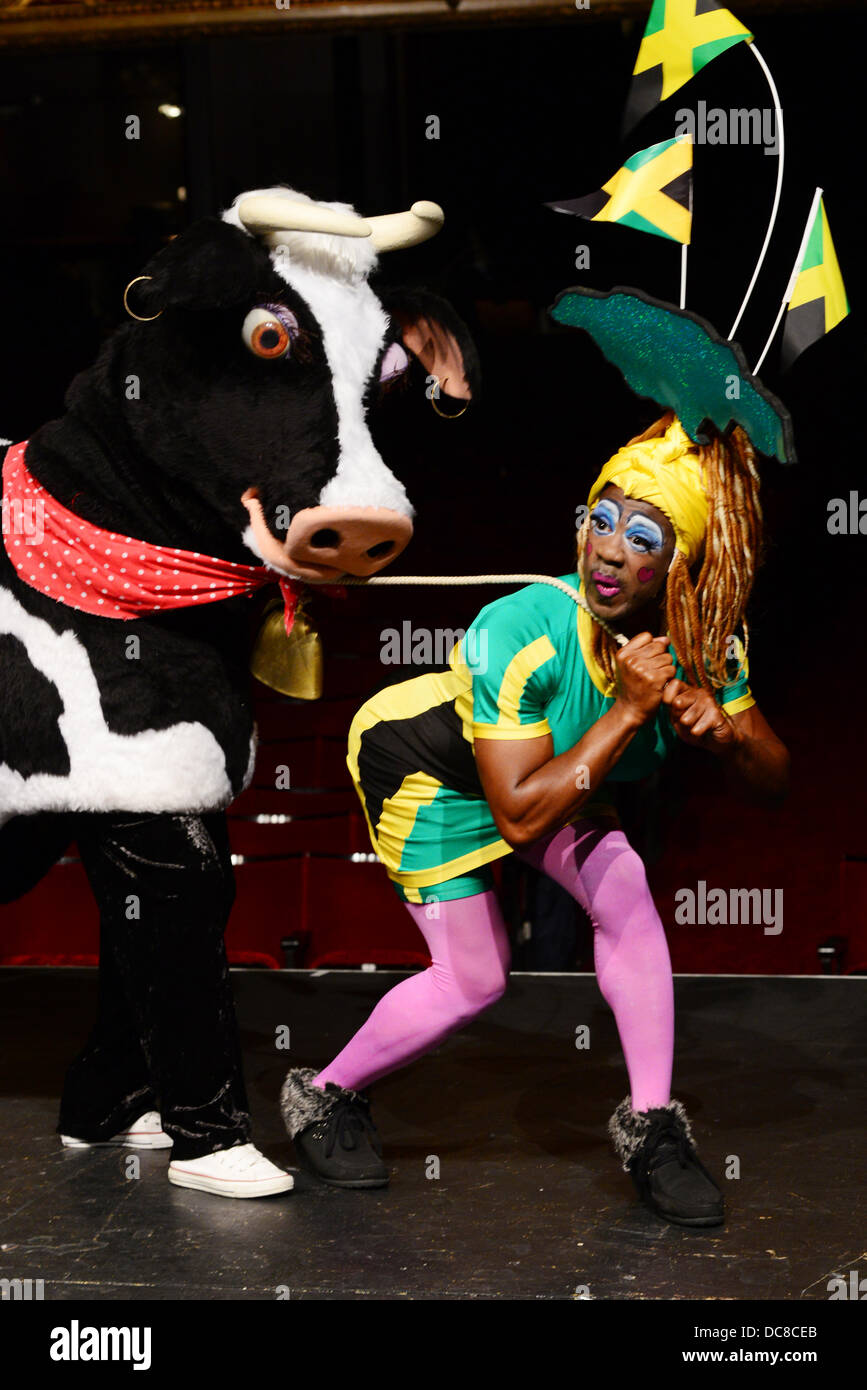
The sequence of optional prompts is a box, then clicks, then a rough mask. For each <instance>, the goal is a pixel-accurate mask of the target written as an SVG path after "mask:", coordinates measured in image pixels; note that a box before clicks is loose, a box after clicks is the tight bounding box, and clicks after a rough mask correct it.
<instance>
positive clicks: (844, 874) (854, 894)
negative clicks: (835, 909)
mask: <svg viewBox="0 0 867 1390" xmlns="http://www.w3.org/2000/svg"><path fill="white" fill-rule="evenodd" d="M840 928H841V934H842V936H843V937H844V938H845V939H846V959H845V964H844V967H843V973H844V974H845V975H851V974H854V973H855V972H859V973H860V972H861V971H867V859H864V858H861V859H856V858H854V857H851V858H846V859H844V860H843V861H842V863H841V865H840Z"/></svg>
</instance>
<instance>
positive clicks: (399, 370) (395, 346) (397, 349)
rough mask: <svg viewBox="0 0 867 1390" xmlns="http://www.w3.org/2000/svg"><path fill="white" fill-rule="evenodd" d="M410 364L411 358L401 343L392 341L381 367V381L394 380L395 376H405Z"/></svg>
mask: <svg viewBox="0 0 867 1390" xmlns="http://www.w3.org/2000/svg"><path fill="white" fill-rule="evenodd" d="M408 366H409V358H408V357H407V355H406V352H405V351H404V348H403V346H402V344H401V343H392V344H391V346H390V347H389V348H388V349H387V350H386V352H385V356H384V357H383V359H382V365H381V366H380V368H379V379H380V381H394V379H395V377H398V376H403V374H404V372H405V371H406V369H407V367H408Z"/></svg>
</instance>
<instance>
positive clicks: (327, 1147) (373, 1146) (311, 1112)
mask: <svg viewBox="0 0 867 1390" xmlns="http://www.w3.org/2000/svg"><path fill="white" fill-rule="evenodd" d="M315 1075H316V1072H315V1071H314V1069H313V1068H312V1067H298V1068H296V1069H295V1070H294V1071H290V1072H289V1074H288V1076H287V1077H286V1080H285V1081H284V1082H283V1089H282V1091H281V1092H280V1109H281V1111H282V1113H283V1119H284V1122H285V1124H286V1128H287V1130H288V1131H289V1136H290V1138H291V1139H293V1140H294V1142H295V1152H296V1154H297V1155H298V1161H299V1163H300V1164H301V1166H302V1167H303V1168H305V1169H307V1171H308V1172H311V1173H315V1174H316V1176H317V1177H319V1178H321V1179H322V1181H323V1182H327V1183H330V1185H331V1186H332V1187H387V1186H388V1178H389V1173H388V1169H387V1168H386V1166H385V1164H384V1163H383V1161H382V1144H381V1142H380V1138H379V1135H378V1134H377V1132H376V1126H375V1125H374V1123H373V1120H372V1119H371V1117H370V1101H369V1100H368V1099H367V1097H366V1096H365V1095H362V1094H361V1092H359V1091H349V1090H344V1089H343V1088H342V1087H341V1086H335V1085H334V1084H333V1083H332V1082H329V1083H328V1085H327V1086H325V1088H324V1089H323V1088H322V1087H320V1086H314V1085H312V1080H313V1077H314V1076H315Z"/></svg>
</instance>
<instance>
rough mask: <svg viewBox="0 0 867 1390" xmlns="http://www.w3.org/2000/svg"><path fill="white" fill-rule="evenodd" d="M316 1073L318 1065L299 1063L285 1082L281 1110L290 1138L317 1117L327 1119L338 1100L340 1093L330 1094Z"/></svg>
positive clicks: (317, 1118)
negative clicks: (323, 1087) (320, 1082)
mask: <svg viewBox="0 0 867 1390" xmlns="http://www.w3.org/2000/svg"><path fill="white" fill-rule="evenodd" d="M316 1075H317V1071H316V1068H315V1067H295V1068H294V1069H293V1070H292V1071H290V1072H289V1073H288V1075H287V1077H286V1080H285V1081H284V1082H283V1086H282V1089H281V1091H280V1113H281V1115H282V1116H283V1123H284V1124H285V1126H286V1128H287V1130H288V1131H289V1138H290V1139H294V1138H295V1135H296V1134H300V1132H301V1130H302V1129H306V1128H307V1126H308V1125H312V1124H313V1123H314V1121H315V1120H322V1119H324V1118H325V1116H326V1115H327V1114H328V1112H329V1111H330V1110H333V1108H334V1106H335V1104H336V1103H337V1099H338V1096H337V1095H335V1094H332V1095H326V1093H325V1091H324V1090H323V1089H322V1087H321V1086H314V1085H313V1078H314V1076H316ZM336 1089H337V1088H336V1087H335V1090H336Z"/></svg>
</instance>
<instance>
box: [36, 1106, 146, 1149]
mask: <svg viewBox="0 0 867 1390" xmlns="http://www.w3.org/2000/svg"><path fill="white" fill-rule="evenodd" d="M60 1142H61V1144H62V1145H63V1147H64V1148H65V1149H107V1148H109V1147H110V1146H111V1145H112V1144H119V1145H121V1146H122V1147H123V1148H125V1149H170V1148H171V1147H172V1141H171V1138H170V1137H169V1135H168V1134H164V1133H163V1122H162V1120H161V1119H160V1117H159V1115H158V1114H157V1112H156V1110H147V1111H145V1113H144V1115H139V1117H138V1119H137V1120H134V1121H133V1123H132V1124H131V1125H130V1126H129V1128H128V1129H122V1130H121V1131H120V1133H119V1134H115V1135H113V1136H112V1138H111V1139H103V1140H101V1141H100V1142H98V1143H90V1142H89V1141H88V1140H87V1139H73V1138H72V1135H70V1134H61V1136H60Z"/></svg>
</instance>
